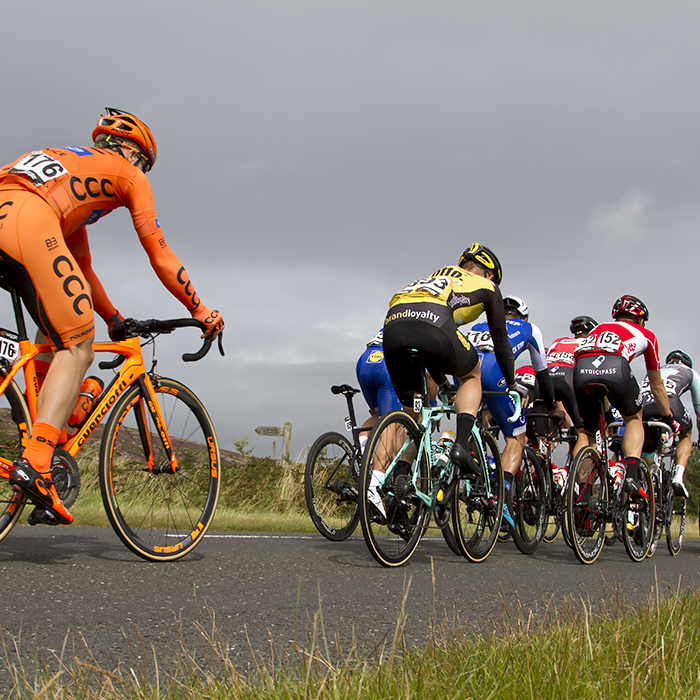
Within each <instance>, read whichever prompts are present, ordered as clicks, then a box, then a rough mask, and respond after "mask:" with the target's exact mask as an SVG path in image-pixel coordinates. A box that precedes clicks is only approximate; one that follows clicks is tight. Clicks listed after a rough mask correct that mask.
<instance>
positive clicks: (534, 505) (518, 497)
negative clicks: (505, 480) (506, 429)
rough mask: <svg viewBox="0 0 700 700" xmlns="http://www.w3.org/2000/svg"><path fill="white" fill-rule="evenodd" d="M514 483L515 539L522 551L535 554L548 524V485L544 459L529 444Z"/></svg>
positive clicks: (516, 544)
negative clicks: (543, 465)
mask: <svg viewBox="0 0 700 700" xmlns="http://www.w3.org/2000/svg"><path fill="white" fill-rule="evenodd" d="M514 486H515V494H514V496H515V497H514V499H513V517H514V520H515V530H514V531H513V541H514V542H515V546H516V547H517V548H518V549H519V550H520V551H521V552H522V553H523V554H532V553H533V552H534V551H535V550H536V549H537V548H538V547H539V546H540V543H541V542H542V538H543V537H544V530H545V527H546V525H547V485H546V477H545V475H544V469H543V467H542V461H541V460H540V458H539V457H538V456H537V455H536V454H535V452H534V450H532V448H530V447H527V446H526V447H525V449H524V450H523V458H522V460H521V461H520V467H518V471H517V472H516V474H515V484H514Z"/></svg>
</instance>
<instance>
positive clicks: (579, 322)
mask: <svg viewBox="0 0 700 700" xmlns="http://www.w3.org/2000/svg"><path fill="white" fill-rule="evenodd" d="M597 325H598V322H597V321H596V320H595V319H594V318H591V317H590V316H576V317H575V318H572V319H571V324H570V325H569V330H570V331H571V333H572V334H573V335H588V334H589V333H590V332H591V331H592V330H593V329H594V328H595V327H596V326H597Z"/></svg>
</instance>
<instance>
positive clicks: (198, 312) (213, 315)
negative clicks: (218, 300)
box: [190, 304, 224, 339]
mask: <svg viewBox="0 0 700 700" xmlns="http://www.w3.org/2000/svg"><path fill="white" fill-rule="evenodd" d="M190 313H191V314H192V318H193V319H195V321H199V322H200V323H203V324H204V325H205V326H206V327H207V330H206V332H205V333H204V335H203V336H202V337H204V336H206V335H210V336H211V337H212V339H213V338H216V336H217V335H219V333H221V331H222V330H224V317H223V316H222V315H221V312H220V311H217V310H216V309H210V308H208V307H206V306H204V304H200V305H199V306H198V307H197V308H196V309H192V311H191V312H190Z"/></svg>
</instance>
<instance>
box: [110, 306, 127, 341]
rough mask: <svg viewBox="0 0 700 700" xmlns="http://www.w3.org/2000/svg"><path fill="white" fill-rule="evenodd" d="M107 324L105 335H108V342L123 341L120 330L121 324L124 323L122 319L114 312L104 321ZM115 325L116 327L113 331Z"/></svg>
mask: <svg viewBox="0 0 700 700" xmlns="http://www.w3.org/2000/svg"><path fill="white" fill-rule="evenodd" d="M106 323H107V333H109V339H110V340H115V341H116V340H124V332H123V330H122V324H123V323H124V317H123V316H122V315H121V314H120V313H119V312H118V311H116V312H115V313H113V314H112V315H111V316H110V317H109V318H108V319H107V321H106ZM115 325H116V326H117V328H116V330H115Z"/></svg>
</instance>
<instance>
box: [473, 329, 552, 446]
mask: <svg viewBox="0 0 700 700" xmlns="http://www.w3.org/2000/svg"><path fill="white" fill-rule="evenodd" d="M506 330H507V331H508V341H509V342H510V345H511V347H512V348H513V356H514V357H516V358H517V357H518V356H519V355H522V353H523V352H525V350H528V351H529V353H530V362H531V364H532V368H533V370H534V371H535V372H541V371H542V370H546V369H547V354H546V352H545V348H544V340H543V339H542V331H541V330H540V329H539V328H538V327H537V326H536V325H535V324H534V323H530V322H529V321H523V319H520V318H508V319H506ZM462 332H463V333H464V335H465V336H466V338H467V339H468V340H469V342H471V343H472V344H473V345H474V347H475V348H476V349H477V351H478V352H479V358H480V359H481V385H482V386H483V388H484V389H485V390H486V391H505V389H506V380H505V378H504V377H503V372H501V368H500V367H499V366H498V363H497V362H496V357H495V355H494V353H493V343H492V342H491V333H490V332H489V326H488V324H487V323H477V324H475V325H474V326H472V328H471V330H469V331H462ZM484 400H485V402H486V405H487V406H488V408H489V411H491V414H492V415H493V417H494V419H495V421H496V423H497V424H498V427H499V428H500V429H501V431H502V432H503V434H504V435H505V436H506V437H510V436H512V435H519V434H520V433H522V432H524V430H525V416H524V414H523V413H521V415H520V418H518V420H516V421H515V422H513V423H509V422H508V418H510V416H512V415H513V413H514V412H515V403H514V402H513V399H511V398H510V396H506V395H503V396H486V397H484Z"/></svg>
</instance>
